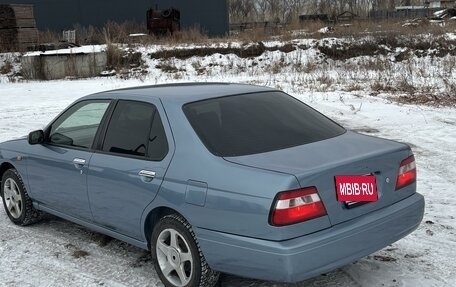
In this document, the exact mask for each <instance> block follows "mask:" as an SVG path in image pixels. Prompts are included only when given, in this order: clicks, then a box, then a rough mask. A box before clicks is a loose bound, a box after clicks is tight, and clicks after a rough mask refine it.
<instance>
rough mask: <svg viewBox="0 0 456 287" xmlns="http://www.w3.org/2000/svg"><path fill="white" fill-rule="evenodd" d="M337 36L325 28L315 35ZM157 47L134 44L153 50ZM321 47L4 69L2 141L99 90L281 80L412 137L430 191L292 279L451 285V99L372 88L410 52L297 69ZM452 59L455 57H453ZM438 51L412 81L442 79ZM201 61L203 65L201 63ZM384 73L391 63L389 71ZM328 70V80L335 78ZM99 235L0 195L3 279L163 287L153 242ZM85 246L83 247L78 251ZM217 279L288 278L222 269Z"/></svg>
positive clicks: (336, 111) (333, 107) (325, 108)
mask: <svg viewBox="0 0 456 287" xmlns="http://www.w3.org/2000/svg"><path fill="white" fill-rule="evenodd" d="M447 37H454V35H452V34H447ZM312 41H314V40H302V41H301V42H303V43H305V44H310V43H312ZM335 41H337V40H335V39H324V40H322V41H321V42H319V44H321V43H326V44H325V45H330V44H331V43H334V42H335ZM297 42H299V41H297ZM224 45H228V44H224ZM266 45H271V44H270V43H269V44H266ZM190 47H191V46H190ZM83 48H84V50H85V51H87V50H90V49H91V48H87V47H83ZM161 48H162V47H159V46H151V47H148V48H144V47H142V48H138V49H143V52H146V53H147V52H151V51H156V50H159V49H161ZM182 48H184V47H182ZM92 49H102V46H98V47H92ZM393 52H394V53H399V51H393ZM402 52H404V51H402ZM318 56H319V53H318V51H317V50H316V49H308V50H306V51H305V52H302V51H296V52H291V53H289V54H284V53H282V52H280V51H275V52H266V53H264V54H263V55H262V56H260V57H259V58H247V59H240V58H239V57H237V56H235V55H233V54H231V55H220V54H216V55H212V56H208V57H192V58H190V59H187V60H177V59H168V60H165V61H166V62H167V63H169V64H172V65H175V66H176V67H177V68H178V69H184V70H185V72H177V73H174V74H173V73H165V72H163V71H161V70H159V69H156V68H154V67H155V66H156V65H157V64H160V63H163V62H164V61H162V60H157V59H147V58H145V60H146V63H147V65H148V66H149V67H150V69H149V74H148V75H146V76H144V77H143V78H139V79H129V80H121V79H120V78H118V77H116V76H113V77H99V78H93V79H84V80H71V81H68V80H59V81H48V82H38V81H30V82H18V83H13V82H11V81H9V80H8V79H6V78H3V80H2V78H1V77H0V141H4V140H8V139H13V138H17V137H20V136H23V135H25V134H27V133H28V132H29V131H32V130H35V129H40V128H42V127H43V126H45V125H46V124H47V123H48V122H49V121H50V120H52V118H53V117H55V116H56V115H57V114H58V113H59V112H60V111H61V110H62V109H64V108H65V107H66V106H67V105H69V104H70V103H71V102H73V101H74V100H76V99H78V98H79V97H81V96H84V95H87V94H90V93H95V92H100V91H104V90H110V89H117V88H124V87H132V86H141V85H150V84H157V83H165V82H188V81H200V82H205V81H214V82H243V83H253V84H259V85H267V86H273V87H277V88H281V89H283V90H285V91H287V92H289V93H290V94H292V95H293V96H295V97H296V98H298V99H300V100H302V101H304V102H306V103H308V104H309V105H311V106H312V107H314V108H316V109H317V110H319V111H321V112H323V113H324V114H326V115H328V116H330V117H331V118H333V119H335V120H336V121H338V122H340V123H341V124H342V125H344V126H345V127H347V128H350V129H353V130H357V131H360V132H363V133H366V134H370V135H374V136H381V137H385V138H388V139H392V140H399V141H402V142H406V143H408V144H410V145H411V147H412V149H413V151H414V153H415V157H416V160H417V166H418V192H420V193H421V194H423V195H424V196H425V198H426V211H425V215H424V219H423V223H422V224H421V226H420V227H419V228H418V230H417V231H415V232H414V233H412V234H411V235H409V236H407V237H406V238H404V239H402V240H400V241H398V242H397V243H394V244H393V245H391V246H389V247H387V248H385V249H383V250H381V251H379V252H377V253H375V254H374V255H375V256H368V257H366V258H363V259H361V260H359V261H358V262H356V263H354V264H350V265H347V266H345V267H343V268H341V269H338V270H336V271H334V272H331V273H329V274H327V275H326V276H318V277H316V278H314V279H311V280H308V281H306V282H302V283H299V284H296V285H291V286H423V287H424V286H426V287H428V286H456V272H455V270H456V261H455V260H454V258H456V229H455V228H456V220H455V217H456V197H455V196H454V192H455V188H454V186H455V184H456V175H455V174H456V165H454V162H456V153H455V152H454V149H455V147H456V108H450V107H440V108H437V107H430V106H419V105H402V104H398V103H396V102H395V101H392V100H390V97H391V96H392V95H391V94H386V93H375V94H372V90H371V89H370V84H371V83H372V82H370V81H372V80H375V81H380V82H381V83H385V84H386V83H389V84H392V85H394V81H395V80H396V78H395V77H398V78H399V77H404V76H407V75H408V72H407V71H408V70H409V68H410V67H409V68H407V67H408V66H403V65H404V64H403V63H395V62H391V63H390V64H389V65H391V67H393V68H391V67H389V68H391V71H388V72H385V70H381V71H380V72H375V71H364V70H360V68H359V66H358V65H360V64H361V63H364V62H365V61H371V60H372V59H371V58H368V57H358V58H354V59H350V60H347V63H344V64H342V63H341V62H336V61H334V62H332V60H328V61H329V64H328V63H324V62H317V64H318V65H321V66H324V67H323V68H321V67H318V69H316V70H312V69H310V68H309V71H307V72H304V73H301V72H298V71H297V70H296V67H297V66H296V67H295V65H296V64H297V63H298V60H297V59H299V63H314V61H316V59H318ZM448 57H449V56H448ZM0 58H1V57H0ZM260 59H261V61H260ZM446 60H452V61H454V56H453V58H447V59H446ZM439 61H440V60H439V59H438V58H430V57H423V58H416V59H415V58H414V59H411V60H410V61H409V64H410V63H411V65H412V66H411V69H415V71H418V70H419V71H420V72H419V73H413V74H412V75H411V77H410V81H411V82H413V83H415V84H416V85H420V84H422V85H424V84H427V85H433V86H436V87H437V86H438V85H440V84H441V83H442V79H441V77H442V74H440V73H441V71H440V70H442V69H444V65H443V64H442V62H439ZM441 61H443V60H441ZM271 63H283V65H284V66H283V69H282V70H281V71H280V72H279V73H274V72H272V71H271V70H269V69H268V66H267V65H268V64H271ZM325 65H327V66H325ZM199 67H202V68H204V69H205V70H206V71H205V72H204V73H203V74H199V72H198V68H199ZM350 67H351V68H350ZM385 69H388V67H385ZM381 73H387V74H386V75H385V76H384V77H382V76H381ZM449 73H450V74H449V76H448V75H447V77H449V78H451V77H453V78H454V76H455V74H454V73H455V72H454V71H453V70H451V71H449ZM176 75H178V76H176ZM360 75H362V76H363V77H364V82H366V83H368V84H367V85H366V86H363V82H362V81H360V82H354V81H353V78H359V79H361V78H360ZM423 75H424V76H423ZM323 77H327V78H329V79H330V80H332V84H331V81H329V80H323ZM391 81H393V83H391ZM355 83H356V84H359V85H360V87H359V88H357V89H351V90H352V91H348V90H347V88H346V87H347V85H349V84H355ZM436 90H437V88H436ZM99 238H100V235H98V234H96V233H93V232H91V231H89V230H87V229H85V228H83V227H80V226H78V225H75V224H73V223H69V222H67V221H64V220H61V219H57V218H54V217H51V218H50V219H47V220H45V221H44V222H42V223H39V224H36V225H33V226H30V227H25V228H22V227H17V226H15V225H13V224H12V223H11V222H10V221H9V220H8V218H7V216H6V214H5V212H4V211H3V206H1V207H0V258H1V259H0V285H1V286H3V284H5V285H6V286H100V285H105V286H160V287H161V286H163V285H162V284H161V283H160V280H159V279H158V276H157V274H156V272H155V271H154V269H153V266H152V263H151V262H150V256H149V255H148V254H147V252H145V251H143V250H140V249H138V248H135V247H133V246H130V245H128V244H125V243H122V242H120V241H117V240H112V241H110V242H107V243H103V242H100V239H99ZM101 241H103V240H101ZM81 250H82V251H86V252H88V255H87V256H85V257H81V258H76V257H78V256H75V254H77V252H78V251H81ZM222 286H224V287H226V286H271V287H272V286H288V285H277V284H274V283H270V282H261V281H255V280H248V279H243V278H238V277H234V276H229V275H224V276H223V277H222Z"/></svg>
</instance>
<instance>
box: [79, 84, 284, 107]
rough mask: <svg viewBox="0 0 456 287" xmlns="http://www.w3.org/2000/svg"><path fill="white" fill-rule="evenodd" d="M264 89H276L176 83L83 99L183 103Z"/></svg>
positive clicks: (112, 92) (142, 87)
mask: <svg viewBox="0 0 456 287" xmlns="http://www.w3.org/2000/svg"><path fill="white" fill-rule="evenodd" d="M266 91H276V89H273V88H268V87H262V86H255V85H247V84H233V83H176V84H164V85H153V86H140V87H132V88H125V89H117V90H112V91H105V92H101V93H97V94H93V95H89V96H87V97H84V99H96V98H113V99H126V100H128V99H131V100H137V99H141V100H147V98H159V99H161V100H162V101H167V102H175V103H180V104H185V103H189V102H195V101H200V100H204V99H211V98H217V97H224V96H230V95H238V94H248V93H257V92H266Z"/></svg>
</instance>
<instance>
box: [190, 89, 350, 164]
mask: <svg viewBox="0 0 456 287" xmlns="http://www.w3.org/2000/svg"><path fill="white" fill-rule="evenodd" d="M183 110H184V113H185V115H186V116H187V118H188V120H189V122H190V124H191V125H192V127H193V129H194V130H195V132H196V133H197V134H198V136H199V137H200V139H201V141H202V142H203V143H204V144H205V145H206V147H207V148H208V149H209V150H210V151H211V152H212V153H213V154H215V155H217V156H222V157H230V156H242V155H249V154H257V153H263V152H269V151H274V150H279V149H284V148H289V147H293V146H298V145H303V144H308V143H312V142H317V141H321V140H324V139H328V138H331V137H335V136H338V135H340V134H342V133H344V132H345V129H344V128H342V127H341V126H339V125H338V124H336V123H335V122H333V121H332V120H330V119H328V118H327V117H325V116H323V115H322V114H320V113H319V112H317V111H315V110H314V109H312V108H311V107H309V106H307V105H306V104H304V103H302V102H300V101H298V100H297V99H295V98H293V97H292V96H289V95H287V94H285V93H282V92H263V93H253V94H244V95H236V96H228V97H222V98H214V99H209V100H204V101H199V102H194V103H189V104H186V105H184V107H183Z"/></svg>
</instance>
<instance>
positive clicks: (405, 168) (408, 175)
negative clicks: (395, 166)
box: [396, 155, 416, 190]
mask: <svg viewBox="0 0 456 287" xmlns="http://www.w3.org/2000/svg"><path fill="white" fill-rule="evenodd" d="M414 182H416V164H415V157H414V156H413V155H412V156H409V157H408V158H406V159H404V160H403V161H402V162H401V166H400V167H399V174H398V176H397V181H396V190H398V189H401V188H403V187H406V186H407V185H409V184H412V183H414Z"/></svg>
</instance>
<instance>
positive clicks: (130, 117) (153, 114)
mask: <svg viewBox="0 0 456 287" xmlns="http://www.w3.org/2000/svg"><path fill="white" fill-rule="evenodd" d="M157 119H158V120H157ZM163 146H165V147H166V150H165V149H164V148H163ZM103 151H106V152H112V153H117V154H125V155H133V156H143V157H146V156H148V157H150V158H151V159H152V160H161V159H163V157H164V156H165V155H166V153H167V152H168V143H167V141H166V136H165V132H164V129H163V125H162V123H161V121H160V116H159V115H158V112H157V110H156V108H155V107H154V106H153V105H152V104H147V103H141V102H134V101H119V103H118V104H117V106H116V108H115V110H114V113H113V115H112V118H111V121H110V122H109V126H108V130H107V131H106V136H105V140H104V143H103Z"/></svg>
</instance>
